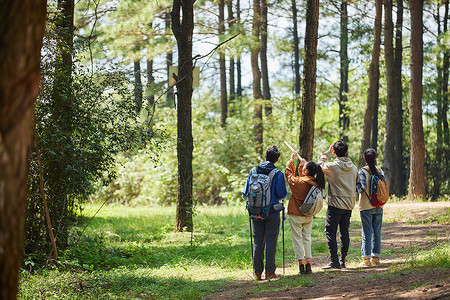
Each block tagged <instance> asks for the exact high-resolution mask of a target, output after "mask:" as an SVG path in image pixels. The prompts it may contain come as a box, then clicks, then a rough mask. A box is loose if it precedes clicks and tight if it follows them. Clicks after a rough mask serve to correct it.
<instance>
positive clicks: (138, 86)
mask: <svg viewBox="0 0 450 300" xmlns="http://www.w3.org/2000/svg"><path fill="white" fill-rule="evenodd" d="M133 66H134V103H135V108H136V113H138V114H139V112H140V111H141V109H142V79H141V61H140V60H137V61H135V62H133Z"/></svg>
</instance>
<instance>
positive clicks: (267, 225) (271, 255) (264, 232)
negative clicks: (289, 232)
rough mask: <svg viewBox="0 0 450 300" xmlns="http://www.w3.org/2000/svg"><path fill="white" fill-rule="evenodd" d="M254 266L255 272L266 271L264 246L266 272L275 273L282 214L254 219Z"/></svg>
mask: <svg viewBox="0 0 450 300" xmlns="http://www.w3.org/2000/svg"><path fill="white" fill-rule="evenodd" d="M252 223H253V238H254V241H255V249H254V252H253V268H254V271H255V273H262V272H263V271H264V248H265V249H266V267H265V270H266V273H275V269H276V266H275V254H276V251H277V242H278V233H279V232H280V216H279V215H270V216H269V217H267V218H266V219H265V220H253V222H252Z"/></svg>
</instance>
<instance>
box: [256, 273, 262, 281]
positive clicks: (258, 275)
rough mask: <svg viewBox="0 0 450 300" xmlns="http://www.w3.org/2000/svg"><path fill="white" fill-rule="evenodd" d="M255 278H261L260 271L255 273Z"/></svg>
mask: <svg viewBox="0 0 450 300" xmlns="http://www.w3.org/2000/svg"><path fill="white" fill-rule="evenodd" d="M255 277H256V280H258V281H259V280H262V277H261V273H255Z"/></svg>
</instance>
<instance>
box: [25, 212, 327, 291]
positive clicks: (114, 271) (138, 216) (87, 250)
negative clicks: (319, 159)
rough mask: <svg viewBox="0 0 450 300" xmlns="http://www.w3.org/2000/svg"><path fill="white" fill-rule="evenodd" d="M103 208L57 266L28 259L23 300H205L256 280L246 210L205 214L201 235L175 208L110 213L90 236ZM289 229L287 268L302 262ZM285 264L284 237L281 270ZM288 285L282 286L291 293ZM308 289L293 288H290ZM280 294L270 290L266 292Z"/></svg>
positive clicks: (318, 234) (199, 219)
mask: <svg viewBox="0 0 450 300" xmlns="http://www.w3.org/2000/svg"><path fill="white" fill-rule="evenodd" d="M98 208H99V206H92V205H87V206H86V207H85V209H84V211H83V216H82V217H81V218H79V221H78V222H77V224H76V225H75V226H74V227H72V229H71V232H70V238H69V247H68V249H67V250H65V251H60V253H59V254H60V259H59V261H58V262H57V263H56V264H53V265H51V267H50V268H46V269H40V268H37V267H36V266H35V265H34V264H33V261H32V260H31V258H27V259H26V266H25V267H24V270H23V271H22V274H21V282H20V294H19V298H20V299H35V298H36V299H38V298H40V297H43V298H45V299H51V298H58V299H92V298H96V299H97V298H98V299H124V298H127V299H141V298H157V299H198V298H202V297H205V296H207V295H210V294H211V293H213V292H214V291H217V290H219V289H222V288H224V287H225V286H226V285H227V284H228V283H230V282H234V281H235V280H237V279H244V278H249V277H252V276H253V274H252V264H251V246H250V236H249V234H250V233H249V223H248V215H247V214H246V211H245V209H243V208H242V207H227V206H221V207H198V208H197V209H196V214H195V217H194V233H193V234H191V233H187V232H185V233H175V232H174V231H173V228H174V224H175V219H174V216H175V208H174V207H150V206H148V207H145V206H142V207H134V208H131V207H123V206H114V205H111V206H106V207H103V208H102V209H101V210H100V212H99V213H98V215H97V216H96V217H95V218H94V219H93V220H92V222H91V223H90V224H89V226H88V227H87V228H86V229H85V230H84V228H85V226H86V224H87V223H88V222H89V219H90V217H91V216H93V215H94V214H95V212H96V211H97V209H98ZM321 214H322V216H319V217H318V218H316V220H315V221H314V222H315V223H314V231H313V236H314V237H313V239H314V240H323V242H319V243H314V247H313V251H314V253H323V254H325V253H326V252H327V251H328V249H327V247H326V243H325V242H324V233H323V228H324V222H325V220H324V216H323V215H324V212H322V213H321ZM287 223H288V220H286V224H285V234H284V236H285V243H284V244H285V258H286V263H288V261H289V260H291V261H292V259H293V256H294V251H293V249H292V241H291V232H290V227H289V225H288V224H287ZM83 230H84V231H83ZM282 259H283V258H282V234H281V232H280V238H279V243H278V251H277V257H276V263H277V265H278V266H281V265H282ZM33 268H35V269H33ZM280 270H281V267H279V269H278V271H279V272H281V271H280ZM283 280H285V279H281V280H278V281H280V284H281V285H286V284H287V281H286V282H283ZM278 281H277V282H278ZM304 281H305V279H301V280H300V279H295V280H290V282H289V286H290V287H295V286H301V285H304V284H305V283H304ZM307 282H308V283H307V284H309V281H308V280H307ZM276 286H278V284H276V283H273V282H272V283H269V282H264V288H263V290H265V289H274V288H276ZM258 291H261V289H259V288H258Z"/></svg>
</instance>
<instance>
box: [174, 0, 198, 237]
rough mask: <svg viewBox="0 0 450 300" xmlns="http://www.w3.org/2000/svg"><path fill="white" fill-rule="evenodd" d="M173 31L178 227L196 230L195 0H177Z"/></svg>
mask: <svg viewBox="0 0 450 300" xmlns="http://www.w3.org/2000/svg"><path fill="white" fill-rule="evenodd" d="M172 30H173V33H174V35H175V38H176V40H177V45H178V77H177V79H178V80H177V99H178V105H177V129H178V130H177V132H178V134H177V157H178V194H177V211H176V226H175V228H176V230H177V231H183V230H187V231H191V232H192V231H193V228H194V224H193V218H192V209H193V207H192V205H193V203H192V151H193V148H194V144H193V138H192V68H193V62H192V35H193V30H194V0H174V1H173V9H172Z"/></svg>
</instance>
